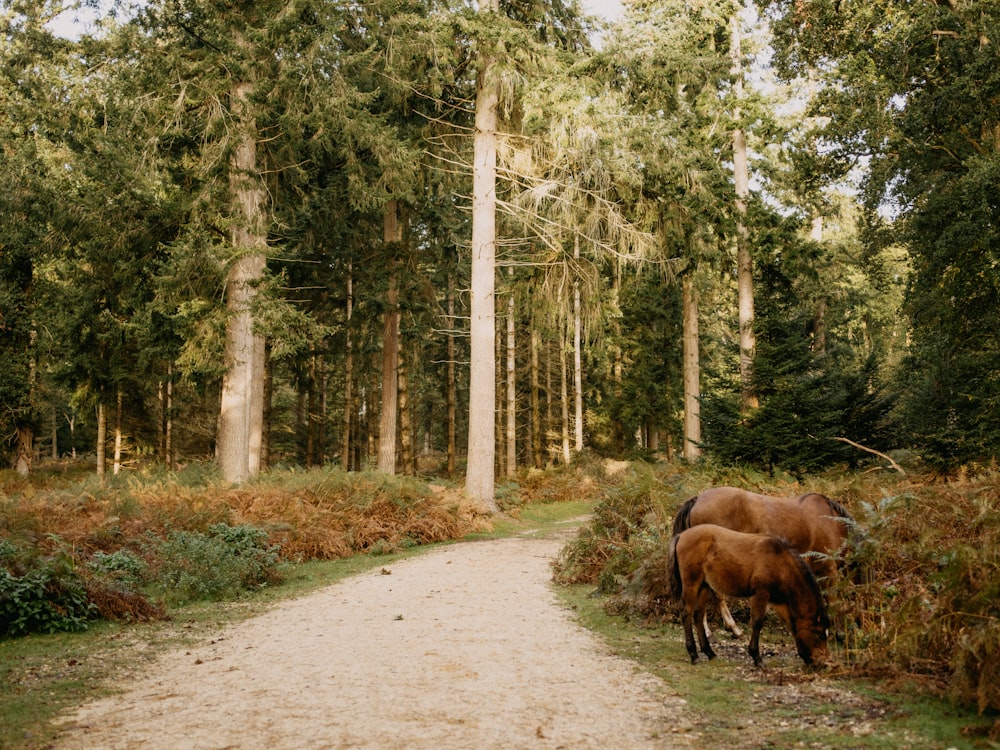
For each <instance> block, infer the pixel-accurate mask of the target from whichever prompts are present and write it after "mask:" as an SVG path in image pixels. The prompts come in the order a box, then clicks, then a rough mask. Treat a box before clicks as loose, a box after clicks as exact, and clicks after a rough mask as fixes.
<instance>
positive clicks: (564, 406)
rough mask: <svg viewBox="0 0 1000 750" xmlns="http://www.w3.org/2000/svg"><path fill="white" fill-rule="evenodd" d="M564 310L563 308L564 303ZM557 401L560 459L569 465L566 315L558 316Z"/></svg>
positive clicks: (567, 334)
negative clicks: (558, 405)
mask: <svg viewBox="0 0 1000 750" xmlns="http://www.w3.org/2000/svg"><path fill="white" fill-rule="evenodd" d="M563 304H564V310H565V303H563ZM559 317H560V318H561V320H560V321H559V323H560V325H559V343H560V346H559V396H560V398H559V401H560V416H561V417H562V419H561V420H560V430H559V433H560V435H561V436H562V460H563V464H564V465H566V466H569V462H570V460H571V458H572V455H571V454H570V450H569V363H568V362H567V361H566V360H567V355H566V343H567V341H566V339H567V338H568V337H569V331H568V330H567V329H568V328H569V321H568V320H567V319H566V315H565V314H562V315H560V316H559Z"/></svg>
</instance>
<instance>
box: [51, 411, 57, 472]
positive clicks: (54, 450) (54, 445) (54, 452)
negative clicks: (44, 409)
mask: <svg viewBox="0 0 1000 750" xmlns="http://www.w3.org/2000/svg"><path fill="white" fill-rule="evenodd" d="M50 455H51V456H52V460H53V461H55V460H57V459H58V458H59V415H58V414H56V410H55V407H53V408H52V452H51V454H50Z"/></svg>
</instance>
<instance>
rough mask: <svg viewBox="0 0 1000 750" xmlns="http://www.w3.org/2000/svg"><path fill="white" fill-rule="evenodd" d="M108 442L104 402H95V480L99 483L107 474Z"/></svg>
mask: <svg viewBox="0 0 1000 750" xmlns="http://www.w3.org/2000/svg"><path fill="white" fill-rule="evenodd" d="M107 441H108V414H107V411H106V409H105V406H104V400H103V399H102V400H100V401H98V402H97V478H98V479H100V480H101V481H103V480H104V476H105V474H106V473H107V472H106V467H105V460H106V451H107Z"/></svg>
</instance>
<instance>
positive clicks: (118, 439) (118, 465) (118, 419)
mask: <svg viewBox="0 0 1000 750" xmlns="http://www.w3.org/2000/svg"><path fill="white" fill-rule="evenodd" d="M122 437H123V436H122V389H121V387H120V386H119V388H118V396H117V398H116V401H115V455H114V463H113V468H112V470H111V473H112V474H114V475H115V476H117V475H118V472H120V471H121V470H122Z"/></svg>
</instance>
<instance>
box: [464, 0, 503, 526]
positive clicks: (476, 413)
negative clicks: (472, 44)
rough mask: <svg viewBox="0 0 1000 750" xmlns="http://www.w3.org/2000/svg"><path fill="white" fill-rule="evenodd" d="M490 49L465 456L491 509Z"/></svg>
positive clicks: (472, 487) (482, 86)
mask: <svg viewBox="0 0 1000 750" xmlns="http://www.w3.org/2000/svg"><path fill="white" fill-rule="evenodd" d="M497 12H499V2H498V0H479V13H480V14H482V15H487V14H490V13H497ZM494 54H495V53H494V52H493V51H492V50H491V49H490V48H489V46H488V45H484V48H483V49H482V51H481V52H480V54H479V73H478V77H477V80H476V121H475V140H474V143H473V165H472V284H471V289H470V307H471V310H470V314H471V320H470V330H469V333H470V345H471V352H470V365H469V448H468V450H469V456H468V466H467V469H466V477H465V491H466V494H467V495H468V496H469V498H470V499H471V500H474V501H477V502H479V503H480V504H482V505H483V506H484V507H485V508H486V509H487V510H488V511H489V512H492V513H498V512H499V511H500V508H499V506H498V505H497V502H496V497H495V477H494V461H495V456H496V422H495V413H494V411H495V408H496V407H495V404H496V361H495V358H496V353H495V346H496V329H495V325H496V312H495V300H494V296H493V294H494V289H495V284H496V279H495V268H496V164H497V144H496V137H497V135H496V131H497V109H498V104H499V98H500V97H499V82H498V79H497V74H496V71H495V65H496V61H495V59H494Z"/></svg>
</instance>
